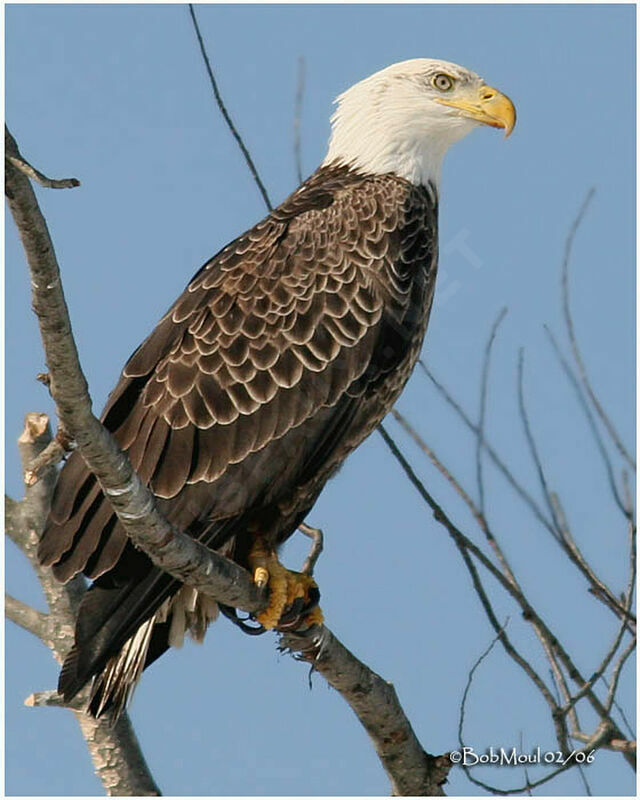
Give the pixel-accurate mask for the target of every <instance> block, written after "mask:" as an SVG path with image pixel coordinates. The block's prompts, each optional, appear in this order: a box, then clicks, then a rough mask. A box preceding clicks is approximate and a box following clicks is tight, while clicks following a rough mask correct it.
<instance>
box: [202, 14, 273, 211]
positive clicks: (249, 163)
mask: <svg viewBox="0 0 640 800" xmlns="http://www.w3.org/2000/svg"><path fill="white" fill-rule="evenodd" d="M189 14H190V15H191V21H192V22H193V27H194V28H195V32H196V37H197V39H198V44H199V45H200V52H201V53H202V58H203V60H204V64H205V67H206V69H207V73H208V75H209V80H210V82H211V88H212V89H213V94H214V97H215V99H216V103H217V104H218V108H219V109H220V113H221V114H222V116H223V117H224V121H225V122H226V123H227V126H228V127H229V130H230V131H231V133H232V135H233V138H234V139H235V140H236V142H237V144H238V147H239V148H240V151H241V152H242V155H243V156H244V159H245V161H246V162H247V166H248V167H249V172H250V173H251V176H252V177H253V180H254V181H255V183H256V186H257V187H258V189H259V190H260V194H261V195H262V199H263V200H264V203H265V205H266V207H267V209H268V210H269V211H272V210H273V206H272V205H271V200H270V199H269V195H268V194H267V190H266V189H265V187H264V184H263V183H262V180H261V179H260V175H259V174H258V170H257V169H256V166H255V164H254V163H253V159H252V158H251V155H250V153H249V151H248V150H247V148H246V147H245V144H244V142H243V141H242V137H241V136H240V134H239V133H238V129H237V128H236V126H235V125H234V124H233V120H232V119H231V117H230V116H229V112H228V111H227V108H226V106H225V104H224V102H223V100H222V95H221V94H220V90H219V89H218V83H217V81H216V79H215V77H214V74H213V70H212V69H211V64H210V62H209V56H208V55H207V51H206V49H205V46H204V41H203V40H202V34H201V33H200V26H199V25H198V20H197V19H196V12H195V10H194V7H193V3H189Z"/></svg>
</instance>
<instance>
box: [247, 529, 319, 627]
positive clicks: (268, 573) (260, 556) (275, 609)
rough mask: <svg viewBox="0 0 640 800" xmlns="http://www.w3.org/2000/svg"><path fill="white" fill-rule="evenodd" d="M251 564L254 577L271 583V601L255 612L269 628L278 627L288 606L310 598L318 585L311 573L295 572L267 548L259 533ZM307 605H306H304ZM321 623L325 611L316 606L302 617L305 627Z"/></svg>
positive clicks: (250, 557)
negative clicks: (257, 612)
mask: <svg viewBox="0 0 640 800" xmlns="http://www.w3.org/2000/svg"><path fill="white" fill-rule="evenodd" d="M249 567H250V568H251V570H252V571H253V581H254V583H255V584H256V585H257V586H259V587H261V588H262V587H263V586H266V585H267V584H268V585H269V605H268V606H267V608H266V609H265V610H264V611H262V612H260V613H259V614H256V619H257V620H258V622H259V623H260V624H261V625H262V626H263V627H265V628H266V629H267V630H271V629H272V628H275V627H276V626H277V625H278V623H279V622H280V619H281V617H282V615H283V612H285V611H286V610H287V609H288V608H290V607H291V606H292V605H293V603H294V602H295V601H296V600H307V601H308V598H309V591H310V590H311V589H317V584H316V582H315V581H314V580H313V578H310V577H309V576H308V575H304V574H303V573H301V572H292V571H290V570H288V569H286V568H285V567H283V566H282V564H281V563H280V562H279V561H278V558H277V556H276V554H275V553H274V552H273V551H272V550H268V549H267V548H266V547H265V546H264V543H263V540H262V539H260V538H259V537H258V538H257V539H256V541H255V543H254V545H253V547H252V548H251V551H250V553H249ZM303 607H304V606H303ZM321 623H322V611H320V609H319V608H318V607H316V608H314V609H313V610H312V611H311V612H310V613H309V614H308V615H307V616H306V617H305V618H304V620H303V626H304V627H311V625H315V624H318V625H320V624H321Z"/></svg>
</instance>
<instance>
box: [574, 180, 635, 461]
mask: <svg viewBox="0 0 640 800" xmlns="http://www.w3.org/2000/svg"><path fill="white" fill-rule="evenodd" d="M595 193H596V190H595V189H594V188H593V187H592V188H591V189H589V191H588V192H587V195H586V197H585V199H584V201H583V203H582V206H581V207H580V210H579V211H578V215H577V216H576V218H575V220H574V221H573V224H572V225H571V228H570V230H569V234H568V236H567V240H566V242H565V246H564V257H563V259H562V310H563V312H564V319H565V323H566V326H567V333H568V334H569V341H570V343H571V350H572V352H573V358H574V360H575V362H576V365H577V367H578V374H579V375H580V380H581V381H582V383H583V385H584V388H585V389H586V391H587V394H588V395H589V399H590V400H591V402H592V403H593V407H594V408H595V410H596V413H597V414H598V416H599V417H600V419H601V420H602V423H603V425H604V426H605V428H606V429H607V433H608V434H609V436H610V437H611V441H612V442H613V443H614V445H615V446H616V448H617V449H618V452H619V453H620V455H621V456H622V457H623V458H624V459H625V461H626V462H627V463H628V464H629V466H630V467H631V468H632V469H633V470H634V472H635V469H636V462H635V461H634V459H633V458H632V457H631V455H630V454H629V451H628V450H627V448H626V447H625V446H624V444H623V443H622V438H621V437H620V435H619V434H618V432H617V431H616V429H615V427H614V425H613V423H612V422H611V420H610V419H609V416H608V415H607V413H606V412H605V410H604V408H603V407H602V404H601V403H600V400H599V399H598V396H597V395H596V393H595V392H594V390H593V388H592V386H591V381H590V380H589V376H588V374H587V369H586V367H585V364H584V360H583V358H582V354H581V352H580V348H579V347H578V340H577V337H576V333H575V328H574V325H573V317H572V315H571V304H570V298H569V263H570V261H571V251H572V249H573V241H574V239H575V237H576V234H577V232H578V228H579V227H580V224H581V222H582V220H583V218H584V215H585V214H586V213H587V208H588V207H589V204H590V203H591V201H592V200H593V197H594V195H595Z"/></svg>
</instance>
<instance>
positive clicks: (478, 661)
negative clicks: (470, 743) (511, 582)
mask: <svg viewBox="0 0 640 800" xmlns="http://www.w3.org/2000/svg"><path fill="white" fill-rule="evenodd" d="M508 624H509V618H508V617H507V619H506V620H505V622H504V625H502V627H501V628H500V631H499V632H498V633H497V634H496V635H495V636H494V638H493V639H492V640H491V642H490V643H489V646H488V647H487V648H486V649H485V650H483V652H482V653H481V654H480V656H479V657H478V658H477V659H476V661H475V662H474V663H473V666H472V667H471V669H470V670H469V675H468V676H467V684H466V686H465V687H464V692H463V693H462V700H461V701H460V713H459V715H458V744H459V745H460V749H461V750H462V749H463V748H464V737H463V735H462V732H463V729H464V717H465V713H466V708H467V697H468V696H469V692H470V691H471V684H472V683H473V676H474V675H475V673H476V670H477V669H478V667H479V666H480V665H481V664H482V662H483V661H484V660H485V659H486V658H487V656H488V655H489V653H490V652H491V651H492V650H493V648H494V646H495V644H496V642H497V641H498V639H499V638H500V633H501V631H503V630H504V629H505V628H506V627H507V625H508ZM466 769H467V767H465V770H466Z"/></svg>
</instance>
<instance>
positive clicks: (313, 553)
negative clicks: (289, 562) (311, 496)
mask: <svg viewBox="0 0 640 800" xmlns="http://www.w3.org/2000/svg"><path fill="white" fill-rule="evenodd" d="M298 530H299V531H300V532H301V533H304V535H305V536H308V537H309V539H311V541H312V545H311V550H310V551H309V555H308V556H307V557H306V559H305V562H304V564H303V565H302V569H301V570H300V571H301V572H302V573H304V574H305V575H313V570H314V568H315V565H316V562H317V560H318V559H319V558H320V554H321V553H322V549H323V547H324V534H323V532H322V530H321V529H320V528H312V527H311V525H307V523H306V522H301V523H300V525H298Z"/></svg>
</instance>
